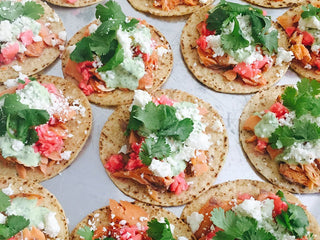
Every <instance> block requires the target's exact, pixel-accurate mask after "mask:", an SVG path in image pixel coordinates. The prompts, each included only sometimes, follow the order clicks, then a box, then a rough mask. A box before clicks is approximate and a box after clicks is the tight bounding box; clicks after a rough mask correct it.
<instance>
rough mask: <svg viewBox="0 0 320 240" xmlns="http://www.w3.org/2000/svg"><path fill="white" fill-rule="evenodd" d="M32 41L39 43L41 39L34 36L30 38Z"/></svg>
mask: <svg viewBox="0 0 320 240" xmlns="http://www.w3.org/2000/svg"><path fill="white" fill-rule="evenodd" d="M32 40H33V41H34V42H41V41H42V37H40V36H39V35H38V36H34V37H33V38H32Z"/></svg>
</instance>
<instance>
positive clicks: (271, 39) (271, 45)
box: [256, 30, 278, 53]
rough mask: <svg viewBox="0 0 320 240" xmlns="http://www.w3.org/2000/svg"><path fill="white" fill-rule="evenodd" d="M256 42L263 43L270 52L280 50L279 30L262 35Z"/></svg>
mask: <svg viewBox="0 0 320 240" xmlns="http://www.w3.org/2000/svg"><path fill="white" fill-rule="evenodd" d="M256 43H261V44H262V45H263V46H264V47H265V48H266V49H267V50H268V52H269V53H272V52H278V31H277V30H273V31H271V32H270V33H268V34H263V35H260V38H259V41H256Z"/></svg>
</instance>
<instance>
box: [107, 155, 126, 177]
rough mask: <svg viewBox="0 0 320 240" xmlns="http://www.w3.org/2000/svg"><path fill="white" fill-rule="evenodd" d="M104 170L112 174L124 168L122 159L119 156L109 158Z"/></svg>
mask: <svg viewBox="0 0 320 240" xmlns="http://www.w3.org/2000/svg"><path fill="white" fill-rule="evenodd" d="M104 168H105V169H107V170H108V171H109V172H111V173H114V172H117V171H120V170H122V169H123V168H124V162H123V157H122V155H121V154H114V155H111V156H110V157H109V159H108V160H107V162H106V164H105V165H104Z"/></svg>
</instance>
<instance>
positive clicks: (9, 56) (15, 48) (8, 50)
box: [1, 42, 19, 64]
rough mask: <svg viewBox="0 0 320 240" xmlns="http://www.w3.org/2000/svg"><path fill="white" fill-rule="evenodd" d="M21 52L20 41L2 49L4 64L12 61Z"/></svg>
mask: <svg viewBox="0 0 320 240" xmlns="http://www.w3.org/2000/svg"><path fill="white" fill-rule="evenodd" d="M18 52H19V43H18V42H16V43H13V44H10V45H8V46H6V47H4V48H3V49H1V55H2V57H1V62H2V63H4V64H9V63H11V62H12V61H13V60H14V58H15V57H16V55H17V53H18Z"/></svg>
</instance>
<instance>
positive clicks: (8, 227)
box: [0, 190, 30, 240]
mask: <svg viewBox="0 0 320 240" xmlns="http://www.w3.org/2000/svg"><path fill="white" fill-rule="evenodd" d="M10 204H11V201H10V197H9V196H7V195H6V194H4V193H3V191H2V190H0V212H5V211H6V209H7V208H8V207H9V206H10ZM29 224H30V220H28V219H25V218H24V217H22V216H15V215H10V216H8V217H7V219H6V222H5V223H3V224H0V240H5V239H9V238H11V237H12V236H14V235H16V234H17V233H18V232H20V231H21V230H23V229H24V228H26V227H27V226H29Z"/></svg>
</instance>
